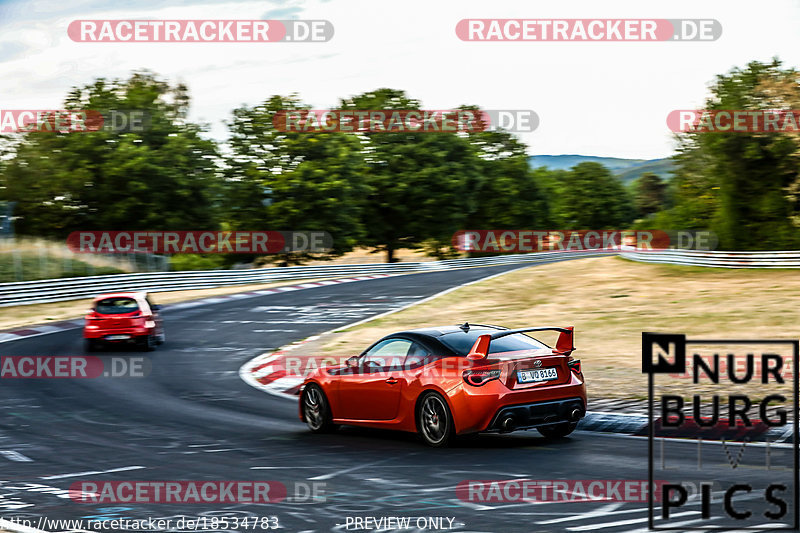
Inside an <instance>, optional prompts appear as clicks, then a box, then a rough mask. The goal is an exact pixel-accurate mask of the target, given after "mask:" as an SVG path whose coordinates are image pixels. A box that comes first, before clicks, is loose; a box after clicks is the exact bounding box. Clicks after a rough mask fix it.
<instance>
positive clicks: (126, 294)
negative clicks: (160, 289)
mask: <svg viewBox="0 0 800 533" xmlns="http://www.w3.org/2000/svg"><path fill="white" fill-rule="evenodd" d="M145 296H147V293H146V292H143V291H128V292H109V293H106V294H100V295H98V296H95V297H94V299H95V301H97V300H105V299H106V298H144V297H145Z"/></svg>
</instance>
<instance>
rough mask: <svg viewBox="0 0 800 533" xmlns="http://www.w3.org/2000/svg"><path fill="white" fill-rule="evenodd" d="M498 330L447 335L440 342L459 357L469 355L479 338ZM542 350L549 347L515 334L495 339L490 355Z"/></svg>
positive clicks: (525, 336)
mask: <svg viewBox="0 0 800 533" xmlns="http://www.w3.org/2000/svg"><path fill="white" fill-rule="evenodd" d="M496 332H497V331H496V330H493V331H486V330H483V331H481V330H478V331H470V332H468V333H462V332H455V333H447V334H445V335H442V336H441V337H439V340H440V341H442V342H443V343H444V345H445V346H447V347H448V348H450V349H451V350H453V351H454V352H456V353H457V354H459V355H467V354H468V353H469V350H470V348H472V345H473V344H475V341H476V340H478V337H479V336H480V335H482V334H485V333H496ZM541 348H547V345H546V344H544V343H542V342H539V341H537V340H536V339H534V338H533V337H528V336H527V335H524V334H522V333H515V334H514V335H509V336H507V337H500V338H499V339H495V340H493V341H492V343H491V344H490V345H489V353H501V352H516V351H521V350H539V349H541Z"/></svg>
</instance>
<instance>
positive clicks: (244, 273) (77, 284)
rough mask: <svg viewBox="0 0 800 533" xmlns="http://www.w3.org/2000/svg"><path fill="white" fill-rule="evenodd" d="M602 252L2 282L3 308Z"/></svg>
mask: <svg viewBox="0 0 800 533" xmlns="http://www.w3.org/2000/svg"><path fill="white" fill-rule="evenodd" d="M578 255H580V256H584V255H598V253H597V252H541V253H533V254H514V255H502V256H494V257H476V258H468V259H449V260H446V261H428V262H418V263H375V264H363V265H322V266H297V267H278V268H259V269H247V270H203V271H185V272H155V273H154V272H146V273H136V274H114V275H106V276H86V277H80V278H59V279H45V280H36V281H23V282H17V283H0V307H7V306H11V305H29V304H37V303H50V302H64V301H69V300H78V299H81V298H89V297H92V296H95V295H97V294H102V293H104V292H116V291H135V290H147V291H177V290H193V289H211V288H216V287H225V286H231V285H247V284H255V283H270V282H274V281H287V280H303V279H322V278H337V277H349V276H365V275H370V274H403V273H410V272H427V271H437V270H449V269H454V268H467V267H476V266H491V265H505V264H514V263H536V262H541V261H547V260H549V259H554V258H567V257H574V256H578Z"/></svg>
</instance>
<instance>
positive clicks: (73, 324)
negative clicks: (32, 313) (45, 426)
mask: <svg viewBox="0 0 800 533" xmlns="http://www.w3.org/2000/svg"><path fill="white" fill-rule="evenodd" d="M398 275H401V274H373V275H369V276H357V277H352V278H340V279H329V280H323V281H310V282H308V283H299V284H297V285H285V286H282V287H275V288H274V289H262V290H258V291H248V292H236V293H232V294H223V295H220V296H212V297H209V298H203V299H200V300H192V301H189V302H180V303H176V304H169V305H165V306H164V309H167V310H170V311H173V310H179V309H190V308H193V307H200V306H203V305H211V304H217V303H221V302H227V301H230V300H241V299H242V298H254V297H256V296H264V295H265V294H278V293H282V292H291V291H299V290H302V289H314V288H317V287H325V286H327V285H337V284H339V283H352V282H354V281H363V280H368V279H376V278H387V277H389V276H398ZM82 327H83V318H75V319H72V320H65V321H62V322H54V323H52V324H43V325H38V326H30V327H26V328H20V329H13V330H8V331H2V332H0V343H3V342H11V341H16V340H19V339H24V338H26V337H36V336H39V335H47V334H49V333H58V332H59V331H65V330H69V329H78V328H82Z"/></svg>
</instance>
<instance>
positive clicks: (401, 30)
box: [0, 0, 800, 159]
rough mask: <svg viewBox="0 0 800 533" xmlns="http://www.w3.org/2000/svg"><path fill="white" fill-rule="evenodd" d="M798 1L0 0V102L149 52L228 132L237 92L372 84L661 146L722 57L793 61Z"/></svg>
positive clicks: (124, 69) (574, 140) (319, 102)
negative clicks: (206, 28) (149, 29)
mask: <svg viewBox="0 0 800 533" xmlns="http://www.w3.org/2000/svg"><path fill="white" fill-rule="evenodd" d="M106 18H108V19H220V18H224V19H289V18H299V19H327V20H329V21H331V22H332V23H333V26H334V28H335V35H334V37H333V39H332V40H331V41H330V42H327V43H196V44H187V43H153V44H150V43H147V44H144V43H76V42H73V41H71V40H70V39H69V38H68V37H67V26H68V25H69V23H70V22H71V21H72V20H75V19H106ZM463 18H671V19H674V18H715V19H717V20H719V21H720V22H721V24H722V28H723V33H722V37H721V38H720V39H719V40H717V41H714V42H658V43H653V42H622V43H612V42H595V43H591V42H588V43H577V42H551V43H543V42H463V41H461V40H459V39H458V38H457V37H456V34H455V26H456V23H457V22H458V21H459V20H461V19H463ZM798 28H800V4H798V2H797V1H790V0H770V1H768V2H753V1H752V0H750V1H732V0H714V1H711V0H706V1H703V2H698V1H697V0H665V1H657V0H650V1H647V2H644V1H642V0H632V1H622V0H617V1H615V0H603V1H602V2H599V1H597V0H587V1H577V0H576V1H566V0H552V1H543V0H513V1H512V0H493V1H491V2H487V1H485V0H480V1H476V0H459V1H439V0H403V1H383V0H277V1H271V2H270V1H257V2H250V1H241V2H239V1H221V0H195V1H182V0H172V1H170V0H164V1H157V0H136V1H135V2H122V1H113V0H112V1H107V2H103V1H97V0H69V1H64V0H38V1H37V0H19V1H17V0H12V1H8V0H0V96H1V97H2V98H1V99H0V109H54V108H58V107H59V106H60V104H61V103H62V101H63V98H64V96H65V95H66V93H67V91H68V90H69V89H70V88H71V87H73V86H75V85H83V84H86V83H89V82H91V81H92V80H93V79H94V78H95V77H101V76H102V77H107V78H113V77H126V76H127V75H128V74H129V73H130V72H131V71H132V70H135V69H142V68H147V69H150V70H153V71H154V72H156V73H157V74H158V75H159V76H161V77H162V78H165V79H167V80H169V81H171V82H173V83H174V82H177V81H181V82H184V83H186V84H187V85H188V86H189V89H190V92H191V96H192V111H191V119H192V120H195V121H202V122H207V123H209V124H210V125H211V131H210V135H212V136H213V137H215V138H217V139H224V138H225V137H226V128H225V126H224V124H223V121H224V120H226V119H227V118H228V117H229V116H230V111H231V110H232V109H233V108H235V107H238V106H240V105H242V104H247V105H254V104H256V103H259V102H261V101H263V100H264V99H266V98H267V97H268V96H269V95H272V94H289V93H292V92H296V93H299V95H300V97H301V98H302V99H303V100H304V101H305V102H307V103H309V104H311V105H312V106H313V107H315V108H327V107H331V106H334V105H336V103H337V102H338V99H339V98H340V97H346V96H350V95H354V94H357V93H361V92H364V91H367V90H370V89H375V88H379V87H392V88H399V89H404V90H406V91H407V93H408V94H409V95H410V96H411V97H413V98H417V99H419V100H421V101H422V104H423V106H424V107H425V108H427V109H447V108H452V107H456V106H458V105H462V104H475V105H479V106H481V107H482V108H484V109H533V110H535V111H536V112H537V113H538V115H539V117H540V119H541V123H540V125H539V128H538V129H537V130H536V131H535V132H533V133H529V134H522V135H521V138H522V139H523V141H525V142H526V143H527V144H528V146H529V147H530V149H529V152H530V153H531V154H583V155H602V156H615V157H631V158H647V159H649V158H656V157H665V156H668V155H670V154H671V153H672V151H673V148H674V143H673V141H672V138H671V134H670V132H669V130H668V129H667V126H666V116H667V114H668V113H669V111H671V110H673V109H694V108H698V107H702V104H703V102H704V99H705V97H706V96H707V94H708V85H709V83H710V82H711V81H712V80H713V79H714V76H715V75H716V74H719V73H724V72H726V71H727V70H729V69H730V68H731V67H734V66H743V65H745V64H746V63H747V62H749V61H751V60H761V61H768V60H770V59H771V58H772V57H773V56H778V57H780V58H781V59H782V60H783V61H784V64H785V65H787V66H793V67H800V30H799V29H798Z"/></svg>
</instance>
